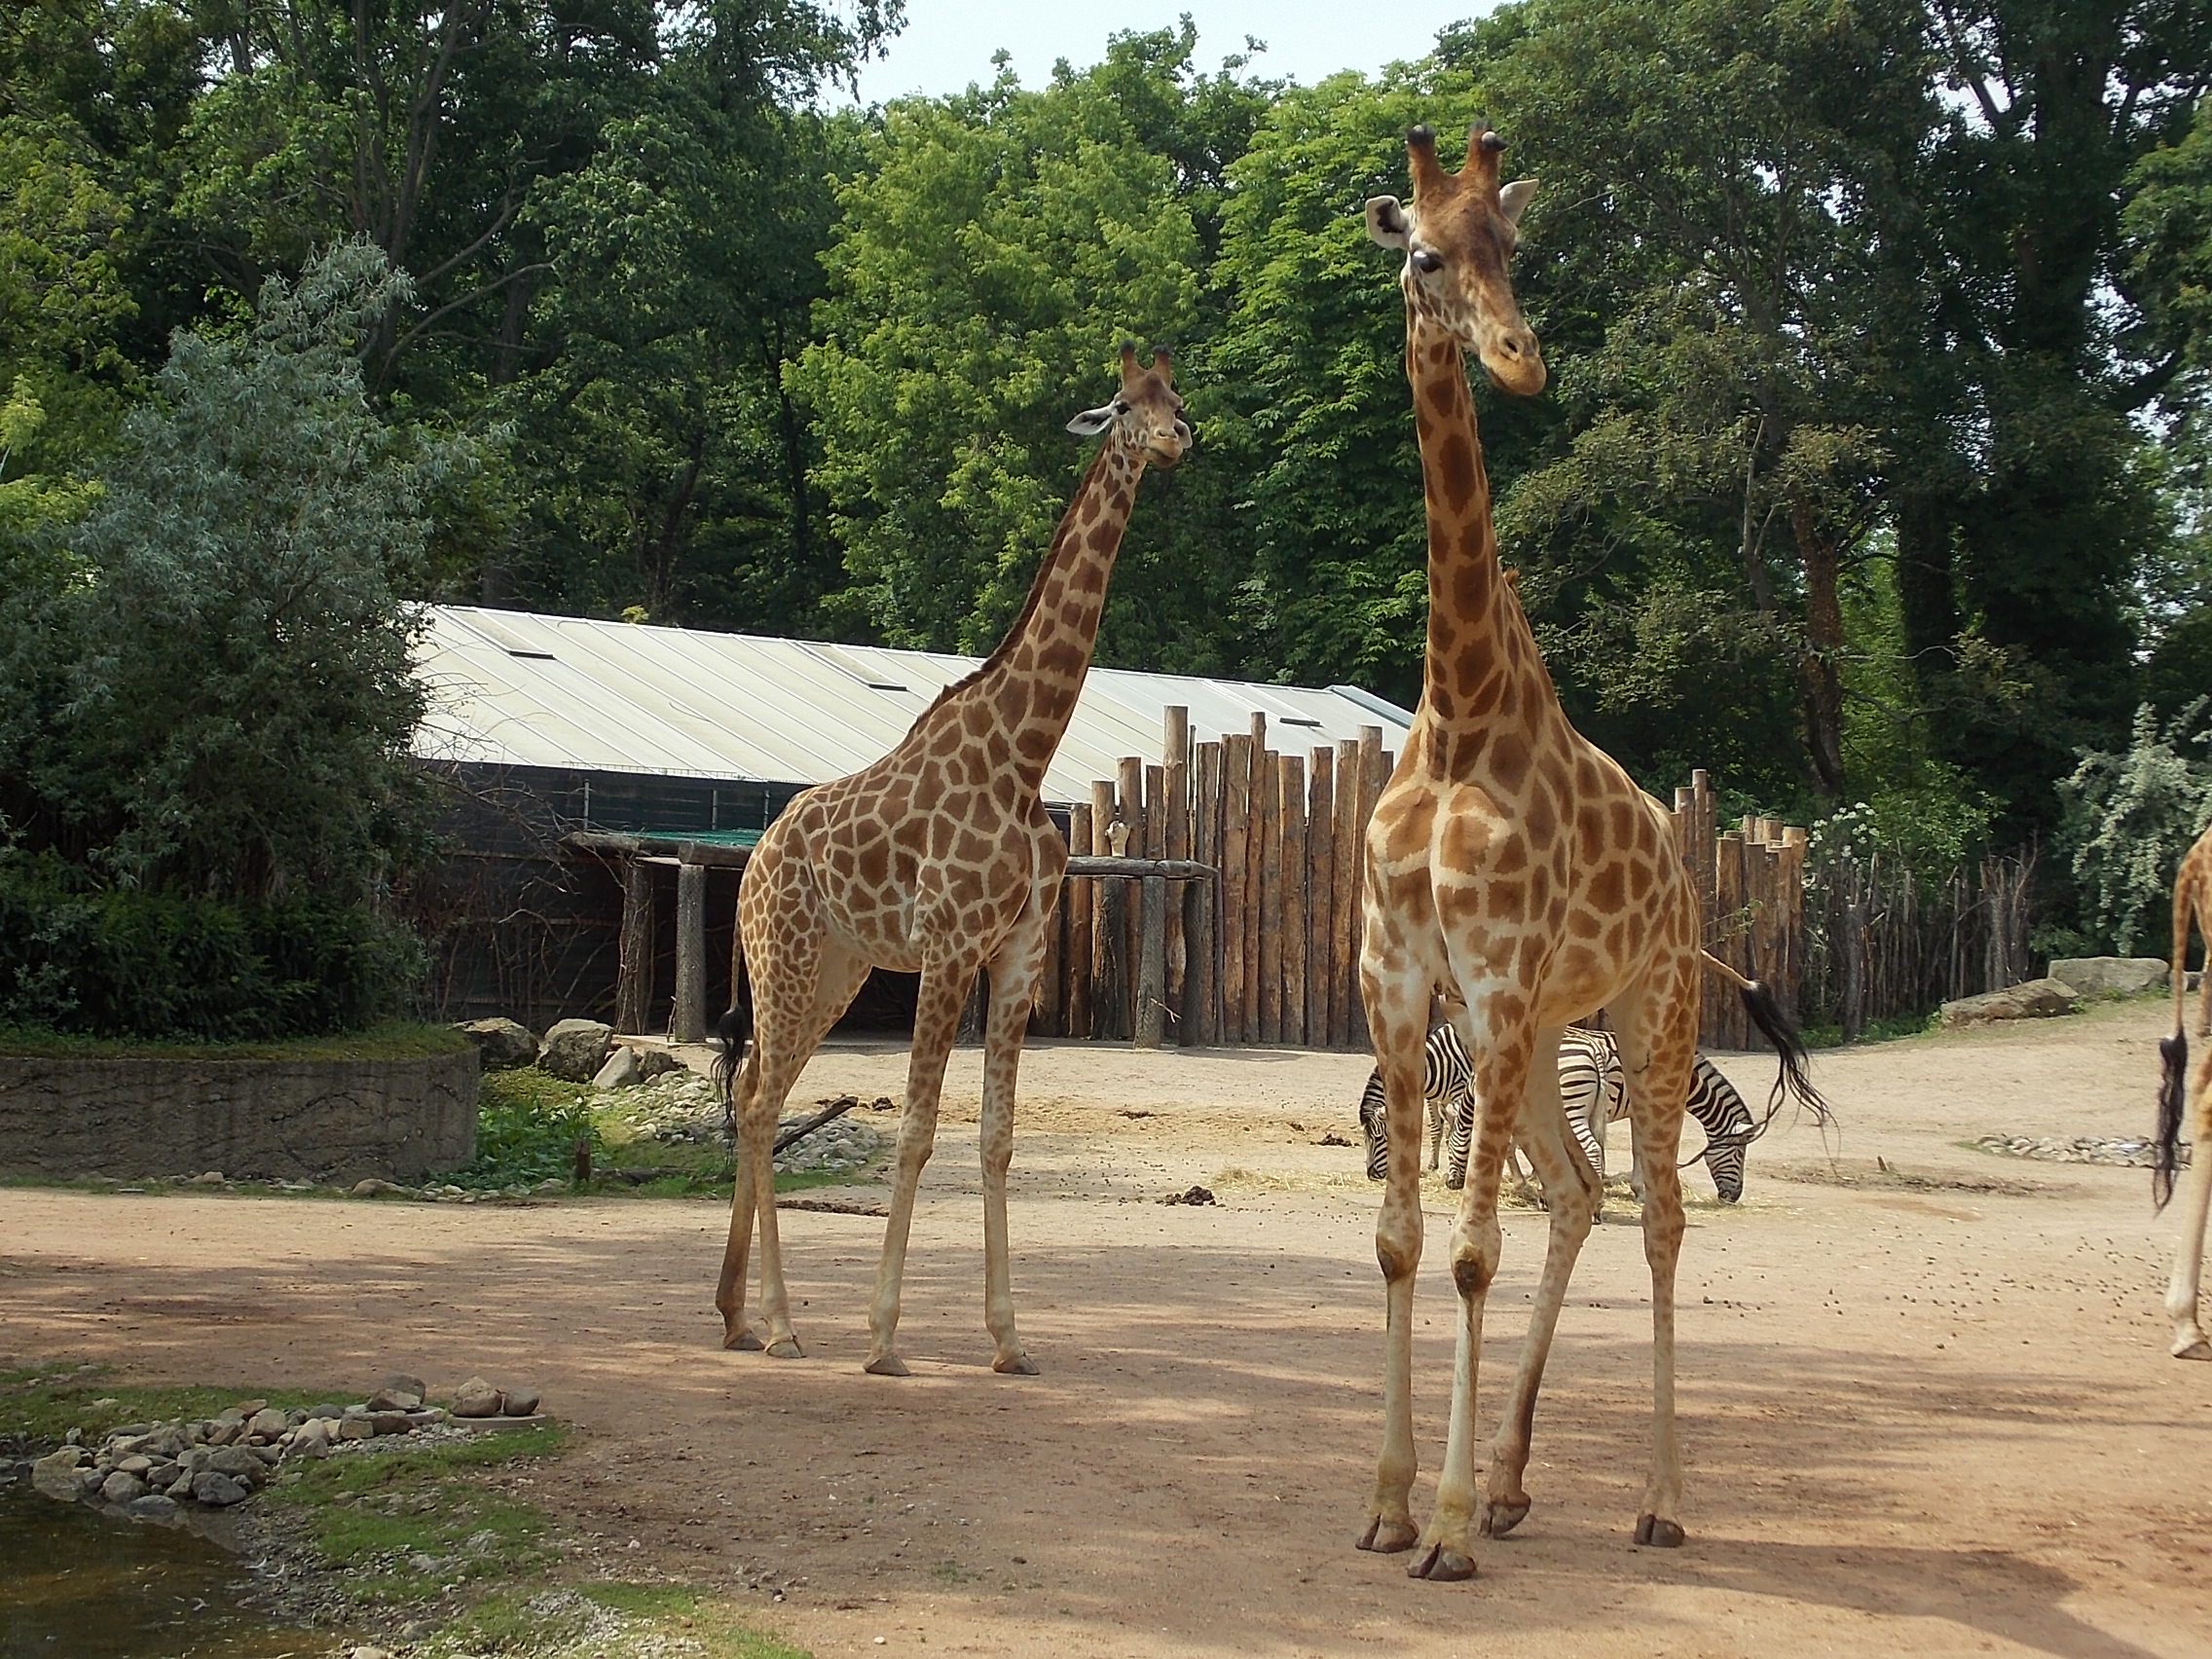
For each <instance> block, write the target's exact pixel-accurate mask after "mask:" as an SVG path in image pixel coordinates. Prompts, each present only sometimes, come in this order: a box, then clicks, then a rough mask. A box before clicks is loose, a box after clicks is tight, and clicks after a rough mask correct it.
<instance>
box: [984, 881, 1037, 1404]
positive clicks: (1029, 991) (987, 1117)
mask: <svg viewBox="0 0 2212 1659" xmlns="http://www.w3.org/2000/svg"><path fill="white" fill-rule="evenodd" d="M1044 965H1045V925H1044V921H1043V919H1042V918H1041V917H1039V916H1038V915H1037V914H1036V912H1035V908H1034V906H1033V907H1032V909H1031V910H1030V911H1029V912H1028V913H1025V914H1024V916H1023V918H1022V920H1021V922H1020V923H1019V924H1018V925H1017V926H1016V928H1015V930H1014V934H1013V936H1012V937H1011V938H1009V939H1008V940H1007V941H1006V942H1005V943H1004V944H1003V945H1001V946H1000V947H999V954H998V959H997V960H996V961H995V962H993V963H992V964H991V1009H990V1015H989V1018H988V1020H987V1021H986V1024H985V1029H984V1033H983V1113H982V1150H983V1323H984V1325H985V1326H986V1327H987V1328H988V1329H989V1331H990V1333H991V1343H992V1346H993V1348H994V1350H995V1351H994V1352H993V1354H992V1357H991V1369H992V1370H993V1371H998V1372H1004V1373H1007V1374H1009V1375H1012V1376H1016V1377H1034V1376H1036V1375H1037V1363H1036V1361H1034V1360H1032V1359H1031V1358H1030V1357H1029V1355H1028V1354H1027V1353H1025V1352H1023V1351H1022V1346H1021V1338H1020V1337H1019V1336H1017V1335H1016V1334H1015V1332H1014V1272H1013V1267H1012V1263H1011V1260H1010V1253H1009V1250H1008V1247H1007V1225H1006V1172H1007V1168H1008V1166H1009V1165H1010V1164H1011V1163H1012V1162H1013V1161H1014V1080H1015V1078H1016V1076H1017V1075H1018V1073H1019V1071H1020V1069H1021V1038H1022V1033H1023V1032H1024V1031H1026V1030H1027V1029H1028V1025H1029V1009H1030V1005H1031V1003H1032V1002H1034V1001H1035V999H1036V994H1037V977H1038V975H1039V974H1040V973H1042V972H1043V970H1044Z"/></svg>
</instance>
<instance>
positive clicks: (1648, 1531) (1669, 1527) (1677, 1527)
mask: <svg viewBox="0 0 2212 1659" xmlns="http://www.w3.org/2000/svg"><path fill="white" fill-rule="evenodd" d="M1636 1541H1637V1542H1638V1543H1640V1544H1649V1545H1650V1546H1651V1547H1652V1548H1653V1549H1655V1550H1678V1549H1680V1548H1681V1547H1682V1524H1681V1523H1680V1522H1679V1521H1664V1520H1661V1519H1660V1518H1659V1517H1658V1516H1656V1515H1640V1516H1638V1517H1637V1522H1636Z"/></svg>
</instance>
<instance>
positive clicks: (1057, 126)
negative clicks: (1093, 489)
mask: <svg viewBox="0 0 2212 1659" xmlns="http://www.w3.org/2000/svg"><path fill="white" fill-rule="evenodd" d="M837 203H838V209H839V223H838V228H837V231H836V234H835V239H834V240H833V241H832V243H831V245H830V250H829V252H828V253H827V254H826V255H825V263H826V265H827V267H828V271H829V278H830V296H829V298H828V299H826V300H825V301H824V302H823V304H822V306H821V307H820V308H819V310H818V313H817V325H818V327H819V328H820V330H821V334H822V338H821V339H820V340H819V341H818V342H817V343H816V344H814V345H812V346H809V347H808V348H807V349H806V350H805V351H804V352H803V353H802V354H801V355H800V357H799V360H798V361H797V363H796V364H795V365H793V369H792V370H791V373H790V377H789V381H788V384H789V386H790V387H792V389H793V391H794V392H795V393H796V394H797V395H798V396H799V397H800V398H801V399H802V400H803V402H804V403H805V404H806V405H807V407H808V409H809V410H810V412H811V413H812V416H813V418H814V419H815V421H816V422H817V423H818V424H819V430H820V433H821V441H822V461H821V464H820V466H819V468H818V470H817V472H816V475H815V476H816V480H817V482H818V484H819V486H820V488H821V489H822V491H823V493H824V496H825V497H826V498H827V500H828V503H829V509H830V522H831V525H832V528H833V530H834V532H835V534H836V535H837V537H838V539H839V540H840V542H841V543H842V545H843V547H844V553H845V564H846V569H847V571H849V573H850V580H849V583H848V585H847V586H846V587H845V588H844V589H843V591H842V592H840V593H838V594H836V595H834V596H832V599H831V601H830V615H831V616H832V617H834V618H835V619H836V620H838V621H839V622H840V623H842V624H843V625H844V626H846V627H848V628H860V629H866V630H867V631H871V632H874V633H877V634H879V635H880V637H882V638H883V639H884V640H886V641H887V642H889V643H891V644H895V645H919V646H926V647H931V648H935V649H940V650H944V649H969V650H974V649H982V648H987V647H988V646H989V645H990V644H991V643H992V642H993V641H995V640H996V639H997V638H998V636H999V634H1000V633H1001V632H1002V631H1003V630H1004V628H1005V626H1006V624H1007V623H1008V621H1009V620H1010V619H1011V618H1012V617H1013V615H1014V611H1015V610H1016V609H1017V608H1019V606H1020V604H1021V600H1022V596H1023V595H1024V594H1025V593H1026V592H1027V591H1028V588H1029V584H1030V579H1031V577H1032V575H1033V574H1034V573H1035V569H1036V564H1037V561H1038V559H1039V558H1040V557H1041V556H1042V555H1043V552H1044V549H1045V546H1046V544H1047V542H1048V541H1049V540H1050V539H1051V530H1052V526H1053V524H1054V523H1055V522H1056V521H1057V519H1058V517H1059V513H1060V510H1061V507H1062V506H1063V504H1064V503H1065V501H1066V498H1067V496H1068V494H1069V492H1070V490H1071V489H1072V488H1073V485H1074V481H1075V478H1076V476H1077V474H1078V472H1079V471H1080V469H1081V467H1082V465H1083V462H1084V459H1085V458H1084V455H1083V452H1082V451H1081V449H1080V448H1079V447H1078V446H1077V445H1076V444H1074V443H1073V442H1072V441H1071V440H1070V439H1069V438H1068V437H1067V435H1066V433H1065V431H1064V430H1062V427H1063V425H1064V423H1065V422H1066V421H1067V419H1068V417H1069V416H1070V415H1071V414H1073V413H1074V412H1075V411H1077V410H1078V409H1082V408H1086V407H1088V406H1089V405H1090V404H1093V403H1095V402H1096V401H1097V397H1098V389H1099V387H1101V385H1103V384H1106V383H1105V382H1104V380H1103V376H1104V375H1105V372H1106V369H1107V366H1108V365H1109V363H1110V362H1111V359H1112V356H1113V353H1114V350H1115V347H1116V344H1117V343H1118V342H1119V341H1121V340H1122V339H1124V338H1135V339H1139V340H1145V341H1169V342H1172V341H1174V340H1176V339H1177V338H1178V337H1179V336H1180V335H1181V334H1182V332H1183V330H1184V329H1185V328H1186V327H1187V325H1188V324H1189V322H1190V320H1191V319H1192V317H1193V316H1194V314H1195V312H1196V308H1197V303H1198V238H1197V234H1196V232H1195V229H1194V227H1193V224H1192V219H1191V215H1190V212H1189V209H1188V208H1187V207H1186V206H1185V205H1184V204H1183V203H1182V202H1181V201H1180V200H1179V199H1178V197H1177V193H1176V180H1175V178H1174V175H1173V173H1172V170H1171V168H1170V166H1169V165H1168V163H1167V161H1166V159H1165V158H1164V157H1161V156H1160V155H1157V154H1155V153H1153V152H1151V151H1149V150H1147V149H1146V148H1145V147H1144V146H1143V145H1142V144H1141V143H1140V142H1139V141H1138V139H1137V138H1136V136H1135V134H1134V132H1133V131H1132V129H1131V128H1130V125H1129V123H1128V121H1127V119H1126V118H1125V116H1124V114H1123V112H1122V110H1121V109H1120V107H1119V106H1118V105H1117V103H1116V102H1115V100H1114V99H1113V98H1112V97H1111V96H1109V95H1107V93H1106V92H1105V91H1104V90H1103V89H1102V88H1101V87H1099V86H1098V85H1097V84H1096V83H1095V82H1094V81H1092V80H1090V79H1088V78H1075V79H1072V80H1068V81H1064V82H1061V83H1058V84H1055V85H1054V86H1053V87H1051V89H1049V90H1047V91H1044V92H1023V91H1021V90H1020V89H1019V88H1018V87H1017V86H1016V85H1015V84H1014V80H1013V77H1012V76H1011V75H1002V76H1001V78H1000V79H999V81H998V82H997V83H996V84H995V85H994V86H993V87H991V88H990V89H988V90H985V91H980V92H970V93H969V94H967V95H964V96H961V97H957V98H950V99H944V100H930V99H911V100H903V101H901V102H897V103H894V104H892V105H891V106H890V107H889V108H888V109H887V110H885V112H884V114H883V119H882V126H881V128H880V129H879V130H878V131H876V132H873V133H871V134H869V136H868V138H867V140H866V147H865V161H864V164H863V169H862V170H861V171H859V172H857V173H855V174H852V175H850V176H848V177H846V178H845V179H844V180H843V181H842V182H841V183H840V185H839V187H838V191H837ZM1149 534H1150V533H1149V532H1148V531H1147V530H1146V514H1145V513H1143V512H1140V513H1139V514H1138V515H1137V521H1136V523H1135V525H1134V526H1132V529H1131V534H1130V536H1129V538H1128V542H1127V543H1125V544H1124V545H1125V551H1124V555H1123V556H1124V559H1125V560H1129V562H1130V564H1132V565H1135V566H1139V567H1141V566H1142V565H1143V564H1144V562H1145V559H1144V554H1143V552H1142V548H1143V546H1144V540H1145V537H1146V536H1147V535H1149ZM1132 553H1134V554H1135V557H1134V558H1133V559H1132V558H1131V557H1130V556H1131V554H1132ZM1126 574H1127V572H1126V571H1124V578H1118V580H1117V592H1116V599H1117V601H1118V602H1120V605H1127V604H1129V603H1131V600H1132V593H1131V584H1126V582H1125V576H1126ZM1117 608H1119V606H1118V607H1117ZM1107 627H1108V631H1109V635H1110V633H1111V629H1112V627H1113V618H1112V616H1111V614H1110V615H1109V619H1108V624H1107ZM1101 648H1102V650H1105V649H1106V647H1105V646H1103V645H1102V647H1101ZM1107 654H1108V655H1109V656H1110V655H1111V652H1110V651H1108V652H1107Z"/></svg>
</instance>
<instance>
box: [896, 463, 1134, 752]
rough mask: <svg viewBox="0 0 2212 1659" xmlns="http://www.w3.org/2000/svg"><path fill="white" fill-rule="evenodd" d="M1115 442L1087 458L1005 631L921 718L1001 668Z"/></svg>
mask: <svg viewBox="0 0 2212 1659" xmlns="http://www.w3.org/2000/svg"><path fill="white" fill-rule="evenodd" d="M1115 441H1116V440H1115V437H1114V436H1113V435H1112V434H1108V436H1107V438H1106V441H1105V442H1104V443H1101V444H1100V445H1099V446H1098V453H1097V454H1095V455H1093V456H1092V457H1091V458H1090V464H1089V465H1088V466H1087V467H1085V468H1084V469H1083V482H1082V483H1080V484H1078V485H1077V486H1076V490H1075V494H1074V495H1073V496H1071V497H1069V498H1068V504H1067V508H1066V510H1065V511H1064V512H1062V513H1061V514H1060V523H1059V528H1058V529H1056V530H1054V531H1053V532H1052V541H1051V546H1049V547H1048V548H1046V550H1045V557H1044V558H1042V559H1040V560H1038V561H1037V573H1036V575H1034V576H1033V577H1031V578H1030V581H1029V597H1028V598H1026V599H1025V600H1023V601H1022V602H1021V610H1020V613H1019V614H1018V615H1016V616H1015V617H1014V620H1013V621H1012V622H1009V623H1008V624H1007V626H1006V632H1005V633H1004V634H1002V635H1001V636H1000V637H999V643H998V644H997V645H994V646H993V647H992V648H991V654H990V655H989V656H987V657H985V658H984V659H983V660H982V661H981V662H979V663H977V665H976V666H975V667H974V668H973V669H971V670H969V672H968V673H967V674H966V675H964V676H962V677H961V678H960V679H958V680H955V681H954V682H952V683H951V684H949V685H947V686H946V687H945V688H944V689H943V690H942V691H940V692H939V693H938V694H937V696H936V698H935V699H934V700H932V702H931V703H930V706H929V707H928V708H927V709H925V710H923V711H922V713H923V714H924V715H930V714H934V713H936V712H937V710H938V709H939V708H940V707H941V706H942V705H943V704H945V703H946V702H947V701H949V700H950V699H951V698H952V696H953V695H954V694H955V693H956V692H961V691H965V690H967V689H968V688H969V687H970V686H971V685H974V684H976V683H977V682H978V681H980V680H981V679H982V678H983V677H984V676H985V675H987V674H989V673H990V672H991V671H992V670H993V669H996V668H999V667H1001V666H1003V665H1004V663H1005V662H1006V659H1007V657H1008V655H1009V654H1011V653H1012V651H1013V650H1014V642H1015V641H1016V640H1018V639H1020V637H1021V633H1022V630H1023V629H1024V628H1026V627H1027V626H1028V625H1029V619H1030V617H1032V616H1034V615H1035V614H1036V613H1037V607H1038V605H1039V604H1040V603H1041V602H1042V601H1043V598H1044V594H1045V582H1046V578H1047V577H1049V576H1050V575H1051V573H1052V571H1054V570H1055V569H1057V568H1058V566H1059V563H1060V559H1061V557H1062V555H1063V554H1065V553H1066V551H1067V547H1068V541H1069V531H1070V530H1071V529H1072V528H1073V526H1074V524H1075V514H1076V509H1077V508H1078V507H1080V506H1082V505H1083V502H1084V499H1085V498H1086V497H1088V495H1089V494H1090V485H1091V481H1092V480H1093V479H1095V478H1096V477H1097V476H1098V469H1099V468H1100V467H1102V466H1104V465H1105V464H1106V454H1107V451H1108V450H1109V449H1110V448H1111V447H1112V446H1113V444H1114V443H1115Z"/></svg>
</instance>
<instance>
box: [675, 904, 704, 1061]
mask: <svg viewBox="0 0 2212 1659" xmlns="http://www.w3.org/2000/svg"><path fill="white" fill-rule="evenodd" d="M668 1035H669V1040H670V1041H671V1042H675V1043H703V1042H705V1041H706V1037H707V866H705V865H701V864H692V863H690V862H689V861H685V862H684V863H682V864H680V865H678V866H676V1008H675V1010H674V1011H673V1012H672V1013H671V1014H670V1015H669V1021H668Z"/></svg>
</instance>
